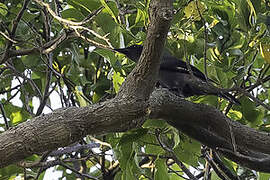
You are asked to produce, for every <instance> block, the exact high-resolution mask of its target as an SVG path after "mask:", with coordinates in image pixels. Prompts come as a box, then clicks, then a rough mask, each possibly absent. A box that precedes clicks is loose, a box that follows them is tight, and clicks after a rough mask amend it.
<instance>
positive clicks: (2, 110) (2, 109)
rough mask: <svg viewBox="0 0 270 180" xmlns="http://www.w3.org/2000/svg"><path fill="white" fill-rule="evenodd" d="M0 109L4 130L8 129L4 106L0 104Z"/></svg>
mask: <svg viewBox="0 0 270 180" xmlns="http://www.w3.org/2000/svg"><path fill="white" fill-rule="evenodd" d="M0 109H1V114H2V116H3V118H4V121H5V126H6V130H8V129H9V125H8V120H7V116H6V113H5V109H4V106H3V104H2V103H1V102H0Z"/></svg>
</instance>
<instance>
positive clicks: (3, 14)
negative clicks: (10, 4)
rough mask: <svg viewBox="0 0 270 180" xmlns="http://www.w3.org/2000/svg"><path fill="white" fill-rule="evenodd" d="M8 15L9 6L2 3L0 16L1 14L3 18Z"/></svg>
mask: <svg viewBox="0 0 270 180" xmlns="http://www.w3.org/2000/svg"><path fill="white" fill-rule="evenodd" d="M7 13H8V8H7V6H6V5H5V4H3V3H0V14H1V15H2V16H6V15H7Z"/></svg>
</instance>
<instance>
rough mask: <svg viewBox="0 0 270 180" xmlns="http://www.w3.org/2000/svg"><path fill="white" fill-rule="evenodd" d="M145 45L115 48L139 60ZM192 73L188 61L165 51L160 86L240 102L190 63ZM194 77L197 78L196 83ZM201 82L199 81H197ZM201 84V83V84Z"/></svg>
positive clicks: (185, 92)
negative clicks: (216, 86) (217, 86)
mask: <svg viewBox="0 0 270 180" xmlns="http://www.w3.org/2000/svg"><path fill="white" fill-rule="evenodd" d="M142 49H143V46H141V45H133V46H129V47H126V48H122V49H114V50H115V51H117V52H120V53H122V54H125V55H126V56H127V57H128V58H129V59H131V60H132V61H134V62H138V61H139V58H140V56H141V53H142ZM190 69H191V71H192V74H193V75H192V74H191V73H190V72H189V70H188V67H187V64H186V62H184V61H182V60H180V59H177V58H176V57H174V56H171V55H170V54H168V53H164V54H163V56H162V60H161V64H160V69H159V75H158V82H157V84H158V86H161V87H163V88H168V89H169V91H171V92H173V93H174V94H176V95H178V96H181V97H190V96H194V95H217V96H220V97H223V98H225V99H227V100H229V101H230V102H232V103H234V104H240V102H239V101H238V100H237V99H235V97H233V96H232V95H231V94H229V93H227V92H221V91H220V90H217V88H215V87H214V86H213V85H210V86H209V85H208V83H206V77H205V75H204V74H203V73H202V72H201V71H200V70H199V69H197V68H196V67H194V66H192V65H190ZM194 77H195V78H196V80H198V81H195V83H194ZM197 82H199V83H197ZM199 84H200V85H199Z"/></svg>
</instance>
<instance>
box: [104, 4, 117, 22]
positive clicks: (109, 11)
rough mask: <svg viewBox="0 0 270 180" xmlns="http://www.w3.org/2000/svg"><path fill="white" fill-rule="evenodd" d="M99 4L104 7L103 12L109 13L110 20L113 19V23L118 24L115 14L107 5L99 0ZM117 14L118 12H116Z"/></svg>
mask: <svg viewBox="0 0 270 180" xmlns="http://www.w3.org/2000/svg"><path fill="white" fill-rule="evenodd" d="M100 2H101V4H102V5H103V6H104V7H105V10H106V11H107V13H109V14H110V15H111V16H112V18H113V19H114V21H115V22H118V20H117V18H116V14H115V13H114V12H113V10H112V9H111V8H110V7H109V6H108V4H107V3H106V2H105V0H100ZM117 14H118V12H117Z"/></svg>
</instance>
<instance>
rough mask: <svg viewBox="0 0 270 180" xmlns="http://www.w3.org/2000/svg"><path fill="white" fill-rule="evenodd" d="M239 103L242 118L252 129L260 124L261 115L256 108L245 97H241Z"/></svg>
mask: <svg viewBox="0 0 270 180" xmlns="http://www.w3.org/2000/svg"><path fill="white" fill-rule="evenodd" d="M240 102H241V111H242V113H243V117H244V118H245V119H246V120H247V121H248V122H249V123H250V125H251V126H252V127H255V126H257V125H260V124H262V117H263V113H262V112H261V111H260V110H259V109H257V108H256V105H255V103H254V102H253V101H251V100H250V99H249V98H247V97H242V98H241V99H240Z"/></svg>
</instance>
